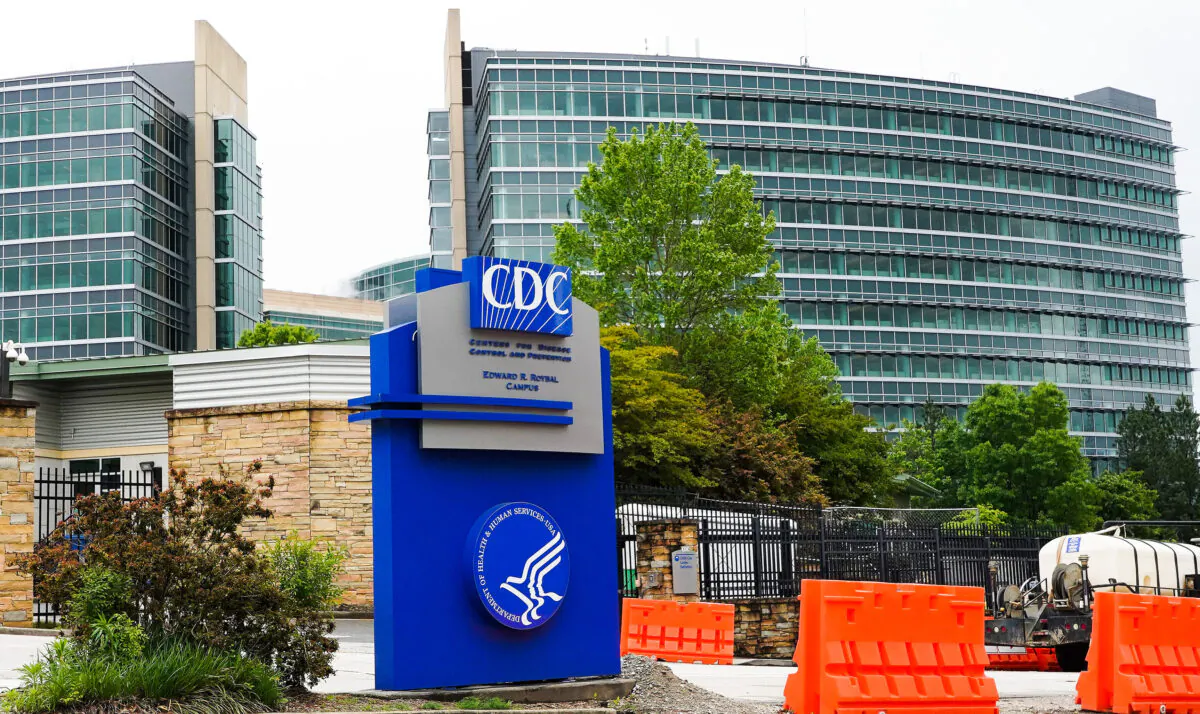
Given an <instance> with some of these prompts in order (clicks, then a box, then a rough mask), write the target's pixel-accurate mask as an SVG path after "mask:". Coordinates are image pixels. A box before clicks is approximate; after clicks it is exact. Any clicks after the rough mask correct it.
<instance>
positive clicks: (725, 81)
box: [487, 57, 1171, 142]
mask: <svg viewBox="0 0 1200 714" xmlns="http://www.w3.org/2000/svg"><path fill="white" fill-rule="evenodd" d="M527 61H528V60H525V59H523V58H491V57H489V58H488V63H489V64H491V63H495V62H499V63H501V64H506V63H517V62H527ZM542 61H549V62H560V63H570V64H574V65H579V64H608V65H612V64H614V61H612V60H590V61H586V62H585V61H582V60H577V59H576V60H568V59H565V58H564V59H559V60H539V63H541V62H542ZM615 63H619V64H634V63H636V66H638V67H639V68H638V69H634V70H628V69H627V70H617V69H607V70H598V69H566V68H556V69H536V70H535V69H492V68H489V69H488V73H487V79H488V81H489V82H492V83H495V82H556V83H567V82H571V83H592V84H605V83H607V84H634V85H666V86H673V87H677V86H683V87H686V86H697V87H736V88H740V89H766V90H771V91H790V92H808V93H811V94H828V95H838V96H840V97H867V98H872V99H896V100H901V101H912V102H922V103H926V104H941V105H946V106H953V107H966V108H978V109H983V110H990V111H995V112H1005V113H1009V114H1026V115H1028V116H1030V117H1038V118H1041V119H1054V120H1060V121H1071V122H1075V123H1077V124H1087V125H1091V126H1096V127H1102V128H1106V129H1114V130H1116V131H1120V132H1124V133H1126V134H1139V135H1141V136H1146V137H1150V138H1155V139H1159V140H1161V141H1167V142H1169V141H1170V140H1171V132H1170V130H1169V129H1165V128H1160V127H1157V126H1151V125H1148V124H1145V123H1142V122H1131V121H1128V120H1125V119H1119V118H1116V119H1115V118H1113V117H1111V116H1106V115H1103V114H1096V113H1093V112H1088V111H1082V110H1080V109H1073V108H1069V107H1064V106H1054V105H1050V104H1042V103H1037V102H1024V101H1021V100H1020V99H1011V98H1004V97H1001V96H995V95H996V94H1004V95H1009V96H1010V97H1012V96H1025V95H1022V94H1020V93H1010V92H1004V91H1002V90H989V93H990V94H991V95H992V96H978V95H975V94H960V93H958V92H950V91H946V90H945V89H922V88H921V87H915V86H899V87H896V86H891V85H886V84H869V83H863V82H846V81H837V80H834V79H829V78H826V79H817V78H814V77H812V76H811V75H810V76H808V77H806V78H805V77H780V76H771V77H763V76H756V75H752V74H742V73H741V72H745V71H751V72H764V73H772V74H775V73H778V72H781V71H789V70H786V69H783V68H781V67H778V66H776V67H747V66H746V65H735V66H732V67H728V69H734V70H738V72H739V73H734V74H724V73H721V74H708V73H704V72H692V71H687V72H684V71H679V72H675V71H651V70H646V69H644V67H646V66H650V67H669V68H674V67H675V66H676V65H675V63H674V62H652V61H648V60H633V61H629V60H616V61H615ZM684 66H687V67H692V66H695V67H698V68H700V67H702V68H705V69H710V68H711V69H722V67H721V66H720V65H717V66H715V67H714V66H713V65H707V64H700V63H694V64H693V63H689V64H687V65H684ZM710 71H711V70H710ZM790 71H791V72H793V73H795V72H798V71H803V72H804V73H805V74H810V73H812V74H822V72H820V71H814V70H810V69H807V68H805V69H804V70H800V69H799V68H792V69H790ZM825 74H827V76H828V74H829V73H825ZM880 79H881V80H883V81H886V82H902V83H907V82H912V81H913V80H908V79H896V78H893V77H880ZM1043 99H1044V98H1043ZM1105 111H1109V112H1112V111H1113V110H1112V109H1106V110H1105ZM1116 113H1123V112H1120V111H1117V112H1116Z"/></svg>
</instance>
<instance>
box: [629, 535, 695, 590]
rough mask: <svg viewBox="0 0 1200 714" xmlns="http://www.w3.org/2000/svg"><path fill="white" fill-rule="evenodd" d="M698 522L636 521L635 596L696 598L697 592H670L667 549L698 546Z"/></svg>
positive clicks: (670, 577) (671, 580)
mask: <svg viewBox="0 0 1200 714" xmlns="http://www.w3.org/2000/svg"><path fill="white" fill-rule="evenodd" d="M699 530H700V526H699V525H698V524H697V523H696V522H695V521H688V520H680V519H672V520H662V521H643V522H641V523H638V524H637V577H638V592H639V593H640V594H639V597H641V598H643V599H646V600H675V601H677V602H700V595H698V594H697V595H676V594H675V593H673V592H672V585H673V583H674V580H673V578H672V575H671V553H673V552H674V551H676V550H679V549H680V548H683V547H688V548H691V549H692V550H693V551H696V550H698V548H699V545H700V534H699Z"/></svg>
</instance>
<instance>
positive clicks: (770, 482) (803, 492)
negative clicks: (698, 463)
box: [707, 403, 828, 504]
mask: <svg viewBox="0 0 1200 714" xmlns="http://www.w3.org/2000/svg"><path fill="white" fill-rule="evenodd" d="M713 421H714V423H715V425H716V427H717V434H718V443H717V446H716V448H715V449H714V450H713V456H712V458H711V459H710V461H709V462H708V464H707V467H708V472H709V474H710V478H711V480H712V481H713V482H715V484H716V485H715V486H714V487H713V488H711V489H708V490H707V495H711V496H714V497H717V498H730V499H741V500H751V501H768V502H773V503H774V502H779V503H790V504H796V503H810V504H826V503H828V499H827V498H825V495H824V494H823V493H822V492H821V482H820V479H818V478H817V475H816V473H815V471H814V468H813V466H814V464H813V460H812V459H811V458H809V457H807V456H804V455H803V454H801V453H800V451H799V450H798V449H797V448H796V442H795V436H794V430H793V429H792V428H791V425H789V424H787V423H786V422H784V423H775V422H773V420H771V419H770V418H768V417H767V416H766V415H765V414H764V412H763V410H762V409H761V408H759V407H753V408H751V409H747V410H742V411H739V410H736V409H734V408H733V407H732V405H730V404H729V403H726V404H724V405H722V406H720V407H717V408H715V409H714V418H713Z"/></svg>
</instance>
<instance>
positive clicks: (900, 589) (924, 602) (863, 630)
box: [783, 580, 999, 714]
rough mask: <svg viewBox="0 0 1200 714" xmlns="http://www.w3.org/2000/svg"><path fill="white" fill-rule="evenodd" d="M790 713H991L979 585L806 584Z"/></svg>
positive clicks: (992, 692)
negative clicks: (985, 669)
mask: <svg viewBox="0 0 1200 714" xmlns="http://www.w3.org/2000/svg"><path fill="white" fill-rule="evenodd" d="M792 659H793V660H794V661H795V662H796V665H797V667H798V668H797V670H796V672H795V674H792V675H789V676H788V680H787V685H786V686H785V687H784V691H783V694H784V699H785V700H786V704H785V705H784V706H785V707H786V708H787V709H790V710H791V711H792V712H795V713H796V714H877V713H878V712H881V711H886V712H888V713H889V714H893V713H895V712H911V713H913V714H915V713H916V712H929V713H930V714H934V713H937V714H996V712H997V711H998V710H997V708H996V702H997V701H998V700H999V695H998V694H997V692H996V683H995V682H994V681H993V680H992V679H991V678H990V677H988V676H987V674H986V673H985V672H984V667H985V666H986V665H987V661H988V657H987V651H986V650H985V649H984V646H983V590H982V588H965V587H950V586H941V585H903V584H899V585H898V584H892V583H853V582H842V581H837V580H805V581H803V584H802V585H801V590H800V639H799V641H798V642H797V643H796V655H795V657H793V658H792Z"/></svg>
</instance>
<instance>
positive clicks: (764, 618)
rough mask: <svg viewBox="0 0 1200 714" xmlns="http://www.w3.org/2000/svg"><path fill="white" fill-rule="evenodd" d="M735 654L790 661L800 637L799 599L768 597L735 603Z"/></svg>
mask: <svg viewBox="0 0 1200 714" xmlns="http://www.w3.org/2000/svg"><path fill="white" fill-rule="evenodd" d="M734 605H735V611H734V626H733V653H734V654H735V655H736V656H738V657H763V658H768V659H791V658H792V655H793V654H795V652H796V639H797V638H798V637H799V635H800V599H799V598H794V597H793V598H768V599H760V600H741V601H738V602H736V603H734Z"/></svg>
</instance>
